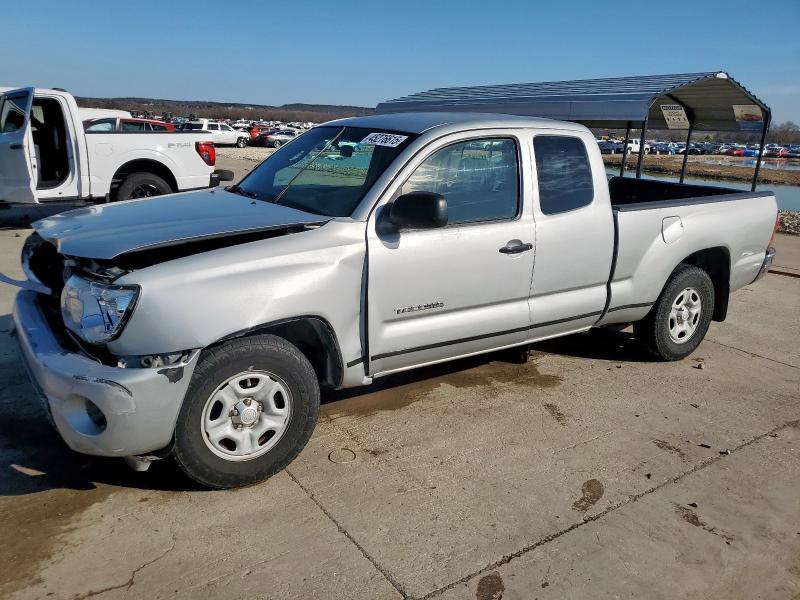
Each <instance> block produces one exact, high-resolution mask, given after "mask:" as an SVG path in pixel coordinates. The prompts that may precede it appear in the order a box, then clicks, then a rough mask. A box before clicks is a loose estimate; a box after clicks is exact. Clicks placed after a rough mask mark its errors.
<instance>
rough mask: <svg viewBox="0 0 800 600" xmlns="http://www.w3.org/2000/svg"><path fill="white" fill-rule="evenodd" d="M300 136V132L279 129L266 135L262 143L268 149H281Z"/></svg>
mask: <svg viewBox="0 0 800 600" xmlns="http://www.w3.org/2000/svg"><path fill="white" fill-rule="evenodd" d="M298 135H300V134H299V132H298V131H296V130H294V129H279V130H278V131H273V132H271V133H268V134H267V135H265V136H264V137H263V139H262V143H263V145H264V146H267V147H268V148H280V147H281V146H283V145H284V144H286V143H288V142H291V141H292V140H293V139H294V138H296V137H297V136H298Z"/></svg>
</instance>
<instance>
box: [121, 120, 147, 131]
mask: <svg viewBox="0 0 800 600" xmlns="http://www.w3.org/2000/svg"><path fill="white" fill-rule="evenodd" d="M145 125H146V124H145V123H142V122H141V121H123V122H122V131H125V132H128V133H130V132H134V133H136V132H141V131H144V130H145Z"/></svg>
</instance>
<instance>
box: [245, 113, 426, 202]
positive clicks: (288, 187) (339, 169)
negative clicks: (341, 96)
mask: <svg viewBox="0 0 800 600" xmlns="http://www.w3.org/2000/svg"><path fill="white" fill-rule="evenodd" d="M415 137H416V136H414V135H411V134H407V133H393V132H386V131H376V130H374V129H365V128H363V127H317V128H314V129H311V130H309V131H307V132H306V133H304V134H302V135H299V136H297V137H296V138H295V139H294V140H292V141H291V142H290V143H287V145H286V146H283V147H282V148H280V149H279V150H278V151H277V152H275V154H273V155H272V156H270V157H269V158H268V159H267V160H266V161H264V162H263V163H261V164H260V165H259V166H258V167H257V168H256V169H255V170H254V171H253V172H252V173H251V174H250V175H248V176H247V177H246V178H245V179H244V180H243V181H242V182H241V183H240V184H239V185H238V186H234V188H232V190H233V191H240V192H244V193H245V194H247V195H252V196H253V197H254V198H257V199H259V200H264V201H267V202H274V203H276V204H283V205H285V206H290V207H292V208H297V209H299V210H302V211H305V212H310V213H314V214H318V215H326V216H330V217H347V216H350V215H351V214H352V213H353V211H354V210H355V208H356V206H358V204H359V202H361V199H362V198H363V197H364V194H366V193H367V191H368V190H369V188H370V187H372V184H373V183H375V180H376V179H377V178H378V177H380V175H381V174H382V173H383V172H384V171H385V170H386V167H388V166H389V164H390V163H391V162H392V161H393V160H394V159H395V158H396V157H397V155H398V154H400V152H402V151H403V150H404V149H405V148H406V147H407V146H408V144H410V143H411V141H412V140H413V139H414V138H415Z"/></svg>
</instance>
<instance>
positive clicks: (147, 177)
mask: <svg viewBox="0 0 800 600" xmlns="http://www.w3.org/2000/svg"><path fill="white" fill-rule="evenodd" d="M171 193H172V188H171V187H170V186H169V184H168V183H167V182H166V181H164V180H163V179H162V178H161V177H159V176H158V175H154V174H153V173H131V174H130V175H128V176H127V177H125V179H124V180H123V181H122V184H121V185H120V186H119V188H118V189H117V195H116V199H117V200H134V199H139V198H150V197H152V196H162V195H164V194H171Z"/></svg>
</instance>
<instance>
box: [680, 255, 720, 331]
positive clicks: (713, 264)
mask: <svg viewBox="0 0 800 600" xmlns="http://www.w3.org/2000/svg"><path fill="white" fill-rule="evenodd" d="M681 262H682V263H686V264H689V265H694V266H696V267H700V268H701V269H703V270H704V271H705V272H706V273H708V275H709V277H711V281H712V282H713V284H714V314H713V316H712V318H713V320H714V321H724V320H725V317H726V316H727V314H728V297H729V296H730V281H731V256H730V253H729V252H728V249H727V248H723V247H716V248H706V249H705V250H700V251H698V252H695V253H694V254H690V255H689V256H687V257H686V258H684V259H683V260H682V261H681Z"/></svg>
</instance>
